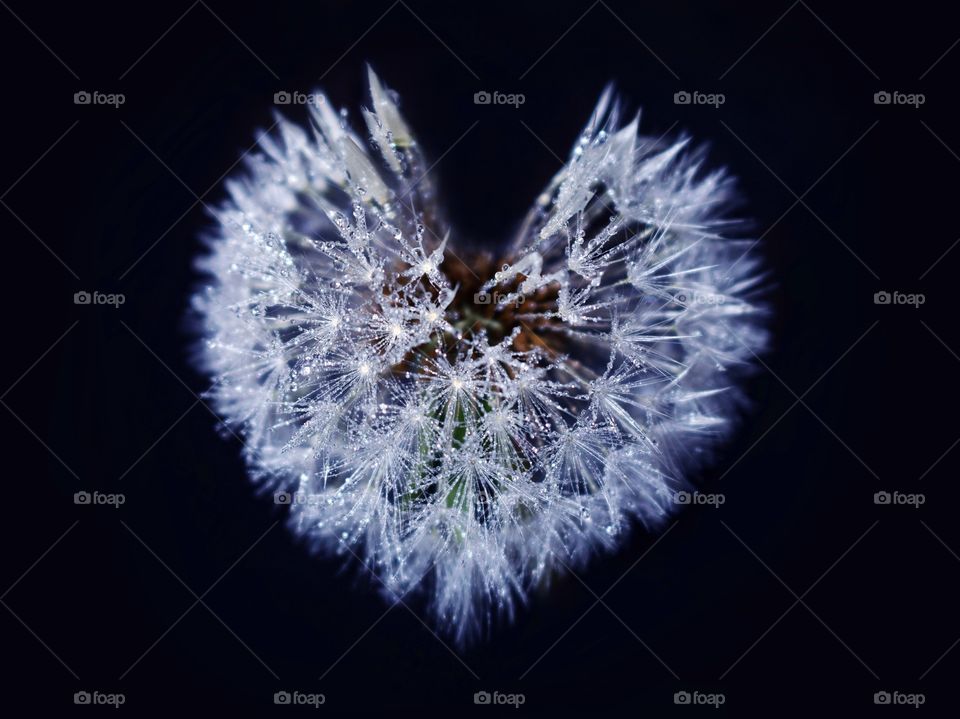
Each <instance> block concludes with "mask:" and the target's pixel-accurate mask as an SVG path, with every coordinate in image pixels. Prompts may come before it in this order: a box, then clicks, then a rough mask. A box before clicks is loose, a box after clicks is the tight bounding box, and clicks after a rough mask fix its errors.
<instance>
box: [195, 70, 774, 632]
mask: <svg viewBox="0 0 960 719" xmlns="http://www.w3.org/2000/svg"><path fill="white" fill-rule="evenodd" d="M369 83H370V95H371V98H370V99H371V105H370V109H369V110H364V112H363V113H362V118H363V127H362V128H361V129H356V128H354V127H352V126H351V125H350V123H349V122H348V117H347V115H346V113H343V112H340V113H338V112H336V111H334V110H333V109H332V107H331V105H330V103H329V101H328V100H327V99H326V98H325V97H323V96H322V95H321V96H319V102H317V103H315V104H314V105H311V106H310V107H309V112H310V115H311V118H310V119H311V124H312V128H313V132H312V133H310V134H308V133H307V132H305V131H304V130H303V129H302V128H301V127H300V126H298V125H297V124H296V123H294V122H292V121H289V120H287V119H283V118H280V119H279V120H278V131H277V133H276V134H275V135H273V136H270V135H267V136H264V137H263V139H262V140H261V147H260V150H259V151H258V152H256V153H254V154H252V155H251V157H250V158H249V159H248V163H247V165H248V168H247V170H246V171H245V172H244V173H242V174H239V175H238V176H236V177H233V178H231V179H230V180H228V181H227V183H226V190H227V193H228V199H227V200H226V201H225V202H224V203H223V204H222V205H221V206H220V207H219V208H217V209H216V210H215V211H214V213H213V214H214V217H215V220H216V228H215V231H214V232H213V234H212V236H211V237H210V239H209V253H208V254H206V255H204V256H203V257H202V258H201V259H200V260H199V265H200V268H201V270H202V271H203V272H204V273H205V275H206V281H205V283H204V284H205V287H204V289H203V290H202V291H200V292H198V293H197V294H196V295H195V297H194V301H193V303H194V308H195V311H196V313H197V315H198V316H199V318H200V319H201V322H202V330H203V339H204V341H203V343H202V344H201V349H202V351H201V353H200V354H201V361H202V365H203V367H204V369H205V370H206V371H207V372H208V373H209V375H210V376H211V378H212V380H213V381H212V386H211V389H210V392H209V394H210V396H211V397H212V398H213V401H214V402H215V405H216V408H217V410H218V412H219V413H221V414H222V415H223V416H224V417H225V418H226V421H227V422H228V424H229V425H230V426H231V428H232V429H234V431H236V432H237V433H238V434H239V435H240V436H241V437H242V438H243V441H244V444H245V449H244V453H245V458H246V461H247V463H248V465H249V467H250V473H251V476H252V478H253V480H254V481H255V482H256V483H257V484H258V485H260V486H261V487H263V488H265V489H268V490H283V491H285V492H289V493H291V496H293V497H295V498H296V499H295V501H292V502H291V503H290V507H289V511H290V523H291V528H292V530H293V531H295V532H296V533H298V534H299V535H302V536H303V537H305V538H306V539H307V540H308V541H309V543H310V546H312V547H315V548H316V549H317V550H319V551H322V552H327V553H331V554H337V555H340V556H344V557H348V558H350V559H351V560H354V559H355V560H359V561H360V562H362V563H363V565H364V566H366V567H367V568H369V569H370V571H371V572H373V573H374V574H375V577H376V583H378V584H379V585H380V586H382V587H383V590H384V592H385V594H386V595H387V596H388V597H390V599H391V601H395V598H396V596H401V595H404V594H406V593H407V592H410V591H411V590H414V589H422V590H423V591H424V592H425V593H426V594H428V596H429V597H430V600H431V606H432V609H433V612H434V615H435V618H436V622H437V623H438V624H439V625H440V626H441V627H443V628H444V629H446V630H448V631H450V632H451V633H452V634H454V635H455V636H456V637H457V638H458V639H460V640H464V639H466V638H468V637H469V636H470V635H471V634H473V633H474V632H475V631H476V630H477V629H480V628H482V627H485V626H489V624H490V622H491V620H492V619H493V618H494V617H495V616H497V615H505V616H507V617H510V616H512V614H513V612H514V608H515V606H516V605H517V603H518V602H521V601H523V600H524V599H525V598H526V597H527V596H528V594H529V592H530V591H531V590H532V589H533V588H534V587H535V586H537V585H538V584H541V583H544V582H546V581H548V580H549V577H550V575H551V573H553V572H556V571H562V570H563V568H564V567H576V566H581V565H582V564H583V563H584V562H586V561H587V560H588V559H589V557H590V556H592V555H593V554H595V553H596V552H597V551H600V550H603V549H610V548H613V547H615V546H616V545H617V544H618V543H619V542H620V540H621V539H622V537H623V535H624V533H625V532H626V530H627V529H628V528H629V527H630V526H632V525H636V524H640V525H642V526H643V527H645V528H646V529H647V530H649V531H656V530H657V529H658V528H659V527H662V526H663V524H664V522H665V521H666V520H667V519H668V518H669V517H670V516H671V515H672V514H673V513H674V512H675V510H676V509H678V506H677V502H676V501H674V498H675V496H676V492H677V491H678V490H680V489H683V488H684V487H687V486H688V484H687V483H688V481H689V480H688V478H689V477H690V476H691V474H692V472H693V471H694V470H695V469H696V468H697V466H698V465H699V464H700V463H701V462H703V461H704V460H705V458H706V457H707V455H708V452H706V450H708V449H709V448H710V447H711V446H713V445H715V444H716V442H717V441H719V440H720V439H722V438H723V437H724V436H725V435H727V434H728V433H729V432H730V431H731V427H732V425H733V422H734V420H735V419H736V417H737V413H738V408H739V407H740V405H741V404H742V403H743V402H744V394H743V391H742V389H741V388H740V387H741V383H742V378H743V377H744V376H745V375H746V374H747V373H748V372H750V371H751V370H752V369H753V367H754V359H755V355H756V353H759V352H761V351H762V350H763V349H764V347H765V344H766V341H767V333H766V330H765V328H764V322H763V316H764V305H763V303H762V301H761V300H760V299H758V295H757V293H758V288H759V283H760V281H761V277H762V274H761V271H762V268H761V266H760V264H759V261H758V260H757V259H756V257H755V256H754V255H753V254H752V253H751V250H752V248H753V243H751V242H749V241H748V238H746V237H743V236H741V234H740V233H741V232H742V228H741V226H740V225H739V224H738V223H736V222H735V221H733V220H732V219H731V218H730V216H729V212H730V208H731V206H732V205H733V203H734V202H735V200H736V195H735V192H734V188H733V183H732V180H731V179H730V178H729V176H728V175H727V174H726V173H725V172H724V171H723V170H714V171H709V172H707V171H705V170H704V169H703V168H704V154H703V152H701V151H699V150H691V149H690V143H689V140H688V139H687V138H680V139H677V140H670V139H666V138H663V137H656V136H653V135H644V134H642V133H641V132H640V130H639V124H638V121H637V120H636V119H634V120H632V121H630V122H627V123H626V124H624V123H621V121H620V119H621V108H620V105H619V103H618V102H617V101H616V100H615V99H614V97H613V95H612V93H611V92H610V91H609V90H608V91H606V92H605V93H604V94H603V95H602V96H601V98H600V101H599V103H598V105H597V107H596V109H595V110H594V112H593V114H592V116H591V117H590V119H589V121H588V123H587V126H586V127H585V129H584V131H583V133H582V134H581V136H580V137H579V138H578V140H577V142H576V144H575V145H574V148H573V150H572V152H571V153H570V156H569V159H568V161H567V162H566V163H565V164H564V165H563V167H562V168H561V169H560V170H559V171H558V172H557V173H556V174H555V175H554V177H553V178H552V179H551V180H550V181H549V183H548V184H547V187H546V189H545V190H544V192H543V193H541V194H540V195H539V196H538V197H537V198H536V201H535V204H534V207H533V208H532V209H531V211H530V213H529V214H528V215H527V217H526V218H525V220H524V221H523V223H522V224H521V226H520V229H519V231H518V232H517V233H516V235H515V236H514V237H513V238H510V239H509V240H507V241H505V242H491V243H490V244H489V249H488V250H482V251H477V250H475V249H471V246H470V245H468V244H467V243H462V244H458V241H457V238H458V234H457V232H456V229H455V228H450V227H448V226H447V224H446V223H445V221H444V220H443V212H442V208H441V207H439V206H438V204H437V199H436V198H437V191H436V189H435V188H434V187H433V184H432V179H431V177H430V175H429V173H428V172H427V168H428V165H427V164H426V163H425V162H424V159H423V156H422V154H421V150H420V146H419V145H418V143H417V141H416V140H415V139H414V137H413V135H412V133H411V132H410V130H409V128H408V126H407V125H406V123H405V121H404V120H403V118H402V115H401V113H400V110H399V108H398V106H397V101H396V99H395V97H394V96H393V95H392V94H391V93H389V92H388V91H387V90H386V89H385V88H384V86H383V84H382V83H381V82H380V80H379V79H378V78H377V77H376V76H375V75H374V74H373V73H372V72H371V73H370V74H369ZM504 174H505V178H504V188H506V187H507V177H506V175H507V173H506V172H505V173H504ZM504 191H506V190H504Z"/></svg>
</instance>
